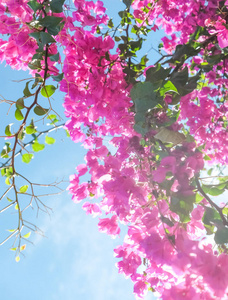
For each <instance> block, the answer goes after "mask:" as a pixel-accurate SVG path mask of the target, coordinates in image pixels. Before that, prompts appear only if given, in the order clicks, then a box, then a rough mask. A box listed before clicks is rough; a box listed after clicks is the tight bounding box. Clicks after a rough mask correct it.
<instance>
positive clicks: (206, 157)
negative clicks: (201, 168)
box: [203, 155, 211, 160]
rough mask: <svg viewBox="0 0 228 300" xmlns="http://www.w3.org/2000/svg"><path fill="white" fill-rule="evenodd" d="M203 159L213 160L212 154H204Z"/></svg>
mask: <svg viewBox="0 0 228 300" xmlns="http://www.w3.org/2000/svg"><path fill="white" fill-rule="evenodd" d="M203 159H204V160H211V158H210V156H208V155H204V157H203Z"/></svg>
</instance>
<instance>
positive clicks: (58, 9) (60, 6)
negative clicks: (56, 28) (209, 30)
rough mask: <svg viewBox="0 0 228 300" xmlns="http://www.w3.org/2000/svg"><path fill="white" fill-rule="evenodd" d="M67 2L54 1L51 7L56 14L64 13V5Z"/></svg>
mask: <svg viewBox="0 0 228 300" xmlns="http://www.w3.org/2000/svg"><path fill="white" fill-rule="evenodd" d="M64 2H65V0H52V1H51V4H50V7H51V10H52V11H53V12H54V13H61V12H62V11H63V4H64Z"/></svg>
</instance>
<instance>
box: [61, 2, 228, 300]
mask: <svg viewBox="0 0 228 300" xmlns="http://www.w3.org/2000/svg"><path fill="white" fill-rule="evenodd" d="M148 3H152V5H153V9H151V11H150V13H148V15H145V14H144V13H143V12H142V10H141V8H142V7H144V6H145V5H148ZM90 5H92V6H93V4H90ZM177 5H179V9H178V10H177V9H176V7H177ZM203 6H204V7H205V2H204V1H201V2H199V3H197V4H196V3H195V1H194V2H192V3H189V4H186V3H184V2H182V1H179V2H178V3H175V4H173V5H172V2H171V1H170V2H169V1H158V2H157V3H153V1H146V2H145V1H134V2H133V8H134V15H135V17H136V18H141V19H142V20H144V19H145V18H147V17H148V18H149V20H151V23H152V20H154V19H156V25H157V26H162V27H163V28H164V29H165V31H166V33H167V34H172V33H173V35H172V40H173V42H174V43H173V45H172V47H171V48H170V50H169V51H172V50H173V49H175V46H176V45H177V44H178V43H183V42H186V41H187V40H188V38H189V35H190V34H191V33H192V32H194V30H195V28H196V26H203V24H204V23H203V22H204V20H205V19H206V18H208V15H210V16H213V15H214V12H215V9H216V7H217V6H216V2H215V3H212V2H211V3H210V4H209V5H208V6H206V7H205V10H204V12H202V13H201V12H199V11H201V8H202V7H203ZM76 7H77V8H78V10H77V12H76V13H75V15H74V16H73V17H72V18H71V19H70V20H69V18H68V20H69V22H70V24H71V25H70V26H71V27H70V28H71V30H74V32H75V33H74V34H73V35H72V36H71V35H67V34H66V33H64V32H62V35H61V37H60V40H61V41H62V44H64V51H65V54H66V59H65V62H64V72H65V80H64V81H63V82H61V90H62V91H64V92H66V93H67V96H66V99H65V104H64V105H65V109H66V115H67V116H68V117H69V118H70V121H69V122H68V123H67V124H66V127H67V129H68V130H69V132H70V134H71V137H72V139H73V140H75V141H81V142H83V144H84V147H85V148H86V149H88V152H87V155H86V157H85V160H86V165H87V168H88V170H89V174H90V175H91V180H90V181H89V182H88V183H80V182H81V180H80V177H81V176H83V175H84V171H83V172H81V169H80V170H78V174H75V175H73V176H72V177H71V184H70V186H69V190H70V192H71V193H72V194H73V200H74V201H75V202H79V201H81V200H83V199H85V198H87V199H91V200H90V202H86V203H85V204H84V205H83V208H84V209H85V210H86V211H87V213H90V214H99V213H101V211H105V212H106V214H111V215H112V216H111V217H109V218H104V219H100V221H99V223H98V227H99V229H100V231H101V232H106V233H107V234H109V235H111V236H115V235H119V233H120V229H119V227H118V221H121V222H122V223H123V224H128V234H127V235H126V237H125V239H124V243H123V245H121V246H119V247H117V248H116V249H115V250H114V251H115V253H116V257H118V258H120V259H121V260H120V261H119V262H118V263H117V267H118V269H119V272H120V273H123V274H124V275H125V276H126V277H130V278H131V279H132V281H133V282H134V284H135V285H134V292H135V294H136V295H137V296H139V297H143V296H144V295H145V293H146V291H147V289H148V285H149V286H151V288H152V289H154V290H156V293H157V295H158V296H161V297H162V298H163V299H183V298H184V299H226V298H227V295H228V294H227V291H226V290H227V285H228V277H227V276H226V272H225V270H224V268H223V266H224V263H225V262H226V260H227V256H226V255H225V254H222V255H220V256H216V255H214V251H213V248H212V246H211V245H210V244H208V243H207V242H206V241H205V240H202V241H200V242H199V241H198V240H199V238H200V237H201V236H202V235H205V229H204V226H203V224H202V222H201V220H202V216H203V214H204V208H203V207H202V206H199V207H196V208H194V209H193V211H192V213H191V216H192V218H191V220H190V222H188V224H187V230H184V229H183V228H182V227H181V226H180V225H179V223H178V220H179V216H178V215H177V214H176V213H174V212H173V211H171V210H170V208H169V206H168V204H167V202H166V201H165V200H164V199H162V197H161V199H160V200H159V201H158V200H157V194H158V193H159V189H158V186H157V185H156V183H157V184H160V183H162V182H163V181H165V178H166V175H167V174H168V173H169V174H171V175H170V176H171V177H170V180H172V185H171V193H172V195H175V196H176V197H186V199H188V197H189V199H190V198H191V196H192V195H193V194H194V192H193V190H194V186H193V185H192V184H191V180H192V179H193V178H194V176H196V175H197V174H198V173H199V171H200V170H201V169H202V168H203V166H204V163H203V154H202V153H200V152H197V150H196V145H195V143H185V144H183V146H182V147H181V148H179V149H177V150H172V151H171V152H170V156H167V157H165V158H163V159H162V160H161V163H160V165H159V166H158V167H156V166H155V165H154V166H153V165H152V167H153V168H155V170H154V171H153V172H152V173H151V166H150V164H149V163H148V161H149V160H152V158H153V154H151V153H150V151H149V149H144V148H143V147H142V146H141V145H140V143H139V137H138V134H137V133H136V132H134V131H133V129H132V125H133V119H132V115H131V113H129V109H128V108H130V107H131V105H132V103H131V100H130V99H129V95H128V93H129V89H126V83H125V81H124V74H123V71H122V65H121V63H120V61H119V59H118V55H116V54H111V52H110V51H111V49H112V48H113V46H114V42H113V41H112V39H111V38H110V37H109V38H107V37H106V38H104V39H102V38H101V37H96V36H94V34H93V31H94V26H96V25H97V24H98V23H97V20H102V17H101V16H99V14H98V16H99V17H94V16H93V18H92V19H93V21H91V18H90V17H89V16H87V15H86V14H87V13H90V12H89V10H88V7H89V8H90V9H91V6H88V7H87V8H86V2H84V1H80V3H77V4H76ZM161 11H162V13H163V19H161V18H160V17H159V15H160V13H161ZM100 12H101V11H99V13H100ZM80 14H81V16H80ZM199 15H200V17H199ZM85 20H89V21H86V23H85ZM75 21H81V22H82V24H83V25H89V26H91V31H89V30H85V29H83V28H82V27H80V28H79V27H76V26H75V27H73V24H74V22H75ZM101 22H102V21H101ZM176 31H181V38H177V37H176V35H175V34H174V32H176ZM163 42H164V45H165V42H166V40H165V38H164V39H163ZM164 47H165V49H166V48H167V47H170V46H168V45H167V46H164ZM107 51H109V56H110V60H113V61H115V64H114V65H113V66H112V67H111V68H110V69H108V68H109V61H108V60H106V58H104V57H105V52H107ZM107 70H109V72H107ZM199 95H201V96H202V100H200V101H201V102H200V104H201V105H199V106H197V107H199V108H198V110H199V112H198V111H197V112H196V108H197V107H195V106H194V105H195V104H194V105H193V104H192V105H193V107H192V108H191V111H189V114H187V112H188V110H189V107H188V106H186V108H185V103H187V104H186V105H191V101H187V100H186V99H189V97H192V94H190V95H188V96H185V98H183V100H182V104H181V105H182V106H181V107H183V108H182V111H183V112H182V118H183V119H184V118H185V116H187V117H188V119H189V121H188V123H187V125H188V126H190V128H191V133H193V134H195V137H196V139H197V141H199V143H201V142H202V141H205V140H207V142H208V143H207V148H206V151H208V152H209V153H214V149H215V143H216V141H215V139H214V140H213V137H212V138H211V140H213V143H214V144H213V145H214V146H212V145H211V143H210V141H209V133H213V132H214V131H215V133H216V132H218V127H216V128H217V129H216V130H214V129H213V128H212V127H211V128H210V132H208V135H207V130H206V124H208V123H210V122H211V118H212V117H213V118H214V120H215V121H214V122H216V120H217V119H219V117H220V114H221V112H220V111H219V110H217V111H216V106H215V104H214V102H213V101H212V100H211V101H210V99H206V98H205V95H206V89H202V91H201V92H199ZM205 108H207V109H206V111H207V112H208V117H206V120H204V119H203V118H202V113H203V110H205ZM221 109H222V108H221ZM223 109H224V108H223ZM184 111H186V115H184ZM193 111H195V114H194V115H193ZM191 116H192V117H193V118H194V119H195V120H196V119H197V122H195V123H196V124H197V126H198V127H197V128H195V127H194V126H193V124H191ZM206 116H207V115H206ZM198 120H201V122H204V123H203V124H204V126H203V124H199V121H198ZM82 125H83V127H84V126H85V127H86V128H88V129H87V132H83V130H82ZM212 126H213V125H212ZM201 127H203V128H204V134H205V135H207V136H203V132H201V131H200V130H197V129H200V128H201ZM195 129H196V130H195ZM194 130H195V131H194ZM213 130H214V131H213ZM197 132H198V133H197ZM108 134H111V135H120V137H118V136H117V137H114V138H113V139H111V140H110V143H111V144H113V146H114V147H115V155H112V154H111V153H110V151H109V149H108V148H107V147H106V146H105V145H104V144H103V142H102V139H103V137H104V136H107V135H108ZM197 134H200V135H199V136H198V135H197ZM221 134H222V133H221ZM212 136H213V135H212ZM224 140H225V138H224ZM225 147H226V145H225V144H224V149H225ZM224 149H221V151H218V152H221V153H224ZM224 156H225V155H224V154H222V156H221V155H220V153H217V152H216V154H215V158H216V159H218V160H219V159H220V158H221V161H222V160H223V159H224ZM152 182H154V183H155V184H154V183H153V184H152ZM101 196H102V200H101V201H100V203H98V202H97V203H96V202H94V199H98V198H99V197H101ZM148 199H150V200H149V201H148ZM189 201H190V200H189ZM204 205H205V206H206V205H207V202H206V201H205V202H204ZM161 215H162V217H163V218H166V220H169V221H170V224H169V222H168V224H169V225H167V224H164V223H162V222H161ZM171 219H173V220H175V221H177V222H176V223H175V224H172V222H171ZM166 230H168V231H169V235H167V234H166ZM174 240H175V244H174V243H173V241H174ZM143 261H144V262H145V263H144V265H143ZM209 262H210V263H209ZM139 266H141V268H143V273H142V271H139ZM142 266H143V267H142ZM221 279H222V280H221ZM199 295H200V296H199Z"/></svg>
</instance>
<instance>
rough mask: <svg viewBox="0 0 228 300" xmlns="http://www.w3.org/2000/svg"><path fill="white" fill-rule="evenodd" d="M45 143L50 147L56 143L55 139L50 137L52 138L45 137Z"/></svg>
mask: <svg viewBox="0 0 228 300" xmlns="http://www.w3.org/2000/svg"><path fill="white" fill-rule="evenodd" d="M45 143H46V144H48V145H52V144H54V143H55V139H54V138H52V137H50V136H47V135H46V136H45Z"/></svg>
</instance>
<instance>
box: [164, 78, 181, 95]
mask: <svg viewBox="0 0 228 300" xmlns="http://www.w3.org/2000/svg"><path fill="white" fill-rule="evenodd" d="M166 93H176V94H178V90H177V88H176V87H175V85H174V84H173V83H172V82H171V81H170V80H169V81H167V82H166V83H165V84H164V86H163V87H162V88H161V89H160V95H161V96H164V95H165V94H166Z"/></svg>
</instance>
